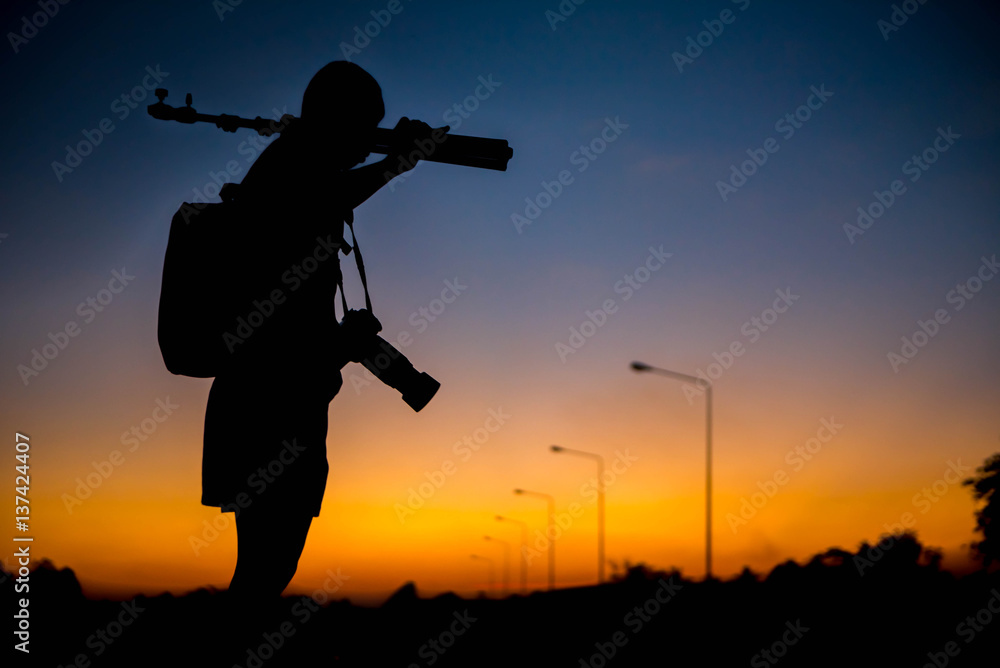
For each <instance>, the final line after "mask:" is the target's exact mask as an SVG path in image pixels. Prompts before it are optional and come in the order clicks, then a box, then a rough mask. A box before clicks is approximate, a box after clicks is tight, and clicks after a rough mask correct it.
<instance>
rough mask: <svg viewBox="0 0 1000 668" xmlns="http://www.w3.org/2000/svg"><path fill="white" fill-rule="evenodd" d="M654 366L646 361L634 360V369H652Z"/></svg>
mask: <svg viewBox="0 0 1000 668" xmlns="http://www.w3.org/2000/svg"><path fill="white" fill-rule="evenodd" d="M652 368H653V367H651V366H649V365H648V364H646V363H644V362H632V371H650V370H652Z"/></svg>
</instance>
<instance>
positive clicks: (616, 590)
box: [0, 537, 1000, 668]
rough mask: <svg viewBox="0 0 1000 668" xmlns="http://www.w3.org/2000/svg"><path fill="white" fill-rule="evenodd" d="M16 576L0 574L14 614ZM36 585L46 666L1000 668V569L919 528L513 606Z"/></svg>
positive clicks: (66, 582)
mask: <svg viewBox="0 0 1000 668" xmlns="http://www.w3.org/2000/svg"><path fill="white" fill-rule="evenodd" d="M862 573H863V574H862ZM13 584H14V581H13V578H11V577H9V576H8V577H7V579H5V580H4V581H3V583H2V584H0V591H2V592H3V594H4V596H3V599H4V600H5V601H6V606H7V609H8V610H16V608H14V607H13V606H14V605H15V602H14V597H15V594H14V592H13ZM30 596H31V599H30V601H31V602H30V607H29V610H30V611H31V617H30V622H31V644H30V647H31V656H30V663H29V662H26V661H25V660H24V659H25V656H24V655H23V654H22V653H20V652H14V654H15V659H16V662H15V663H14V665H37V666H66V667H67V668H68V667H69V666H72V665H76V666H81V668H89V666H95V667H97V668H101V667H105V666H129V667H137V666H198V667H200V666H206V667H211V666H225V667H226V668H231V667H233V666H238V667H239V668H261V667H267V668H271V667H276V666H325V665H333V666H401V667H404V668H409V667H411V666H418V667H421V668H422V667H423V666H573V667H576V668H579V667H580V666H593V667H595V668H600V667H602V666H609V667H617V666H623V667H624V666H675V665H676V666H747V665H750V666H771V665H781V666H884V667H895V666H914V667H915V668H919V667H922V666H925V665H928V666H934V667H935V668H942V667H943V666H946V665H948V666H991V667H995V666H1000V573H992V574H990V575H987V574H986V573H985V572H979V573H974V574H972V575H968V576H965V577H962V578H957V577H955V576H953V575H952V574H950V573H948V572H944V571H941V570H940V569H939V567H938V556H937V554H936V553H935V552H934V551H931V550H922V548H921V546H920V544H919V543H918V542H916V540H915V539H913V538H912V537H903V538H899V539H897V540H895V541H894V542H893V544H892V545H891V546H889V548H888V549H887V550H885V551H884V552H881V551H871V548H870V547H869V546H867V545H862V546H861V548H860V549H859V550H858V552H856V553H850V552H843V551H840V550H830V551H829V552H827V553H826V554H824V555H818V556H816V557H814V558H813V559H812V560H811V561H810V562H809V563H808V564H805V565H799V564H795V563H793V562H788V563H785V564H782V565H780V566H778V567H776V568H775V569H774V570H773V571H772V572H771V573H770V574H768V575H767V576H766V577H765V578H763V579H760V578H758V577H756V576H754V575H753V574H751V573H749V572H745V573H744V574H743V576H741V577H740V578H737V579H735V580H730V581H724V582H723V581H710V582H702V581H698V582H694V581H689V580H685V579H683V578H682V577H681V575H680V574H679V573H676V572H673V573H662V572H660V573H656V572H651V571H649V570H647V569H646V568H645V567H643V566H635V567H632V568H630V569H629V570H628V571H627V573H626V574H625V575H624V576H623V577H620V578H618V579H617V581H616V582H613V583H610V584H606V585H603V586H594V587H584V588H578V589H564V590H557V591H555V592H539V593H535V594H531V595H529V596H526V597H521V596H512V597H510V598H507V599H504V600H490V599H483V598H479V599H463V598H459V597H458V596H455V595H451V594H445V595H441V596H438V597H435V598H432V599H421V598H418V596H417V592H416V590H415V589H414V588H413V587H412V586H411V585H407V586H405V587H403V588H402V589H400V590H399V591H398V592H396V594H394V595H393V596H392V597H391V598H390V599H389V600H388V601H386V603H384V604H383V605H382V606H381V607H379V608H364V607H359V606H355V605H352V604H351V603H350V602H348V601H340V602H334V603H331V604H328V605H326V606H319V605H317V604H316V603H315V602H313V600H312V599H309V598H306V597H293V598H286V599H283V601H282V603H281V605H280V606H278V607H276V608H274V609H272V610H267V611H250V610H246V609H245V607H244V608H243V609H242V610H240V611H237V612H233V611H232V608H230V607H228V605H229V604H228V601H227V597H226V595H225V593H219V592H213V591H208V590H199V591H196V592H193V593H190V594H187V595H185V596H180V597H175V596H172V595H162V596H157V597H143V596H139V597H137V598H136V599H134V600H132V601H126V602H124V603H123V602H115V601H91V600H88V599H86V598H85V597H84V596H83V595H82V594H81V592H80V587H79V584H78V583H77V581H76V577H75V575H74V574H73V572H72V571H71V570H69V569H62V570H56V569H54V568H53V567H52V566H51V565H50V564H45V563H43V564H42V565H40V566H38V567H37V568H35V570H34V571H33V573H32V575H31V591H30ZM990 607H992V610H990ZM5 616H6V615H5ZM6 617H7V619H8V624H10V625H11V626H10V627H9V628H10V629H11V630H14V628H13V626H14V622H13V621H11V617H10V616H6ZM248 620H249V621H248ZM5 635H6V636H7V638H11V637H12V636H11V635H10V631H8V632H7V633H6V634H5ZM14 642H16V640H14V641H11V644H12V645H13V643H14ZM949 643H950V644H949ZM949 650H950V652H951V655H949V653H948V652H949ZM765 651H766V652H767V654H765V653H764V652H765ZM335 657H337V658H335Z"/></svg>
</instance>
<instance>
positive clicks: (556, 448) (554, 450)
mask: <svg viewBox="0 0 1000 668" xmlns="http://www.w3.org/2000/svg"><path fill="white" fill-rule="evenodd" d="M551 449H552V452H562V451H563V448H562V446H559V445H553V446H552V447H551Z"/></svg>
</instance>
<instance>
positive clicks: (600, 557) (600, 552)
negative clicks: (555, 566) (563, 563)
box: [552, 445, 604, 584]
mask: <svg viewBox="0 0 1000 668" xmlns="http://www.w3.org/2000/svg"><path fill="white" fill-rule="evenodd" d="M552 452H555V453H562V452H565V453H566V454H569V455H577V456H579V457H587V458H588V459H596V460H597V584H604V457H602V456H601V455H598V454H596V453H593V452H584V451H583V450H574V449H573V448H564V447H562V446H561V445H553V446H552Z"/></svg>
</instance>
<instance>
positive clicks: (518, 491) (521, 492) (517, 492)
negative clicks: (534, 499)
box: [514, 489, 524, 494]
mask: <svg viewBox="0 0 1000 668" xmlns="http://www.w3.org/2000/svg"><path fill="white" fill-rule="evenodd" d="M514 493H515V494H524V490H523V489H515V490H514Z"/></svg>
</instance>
